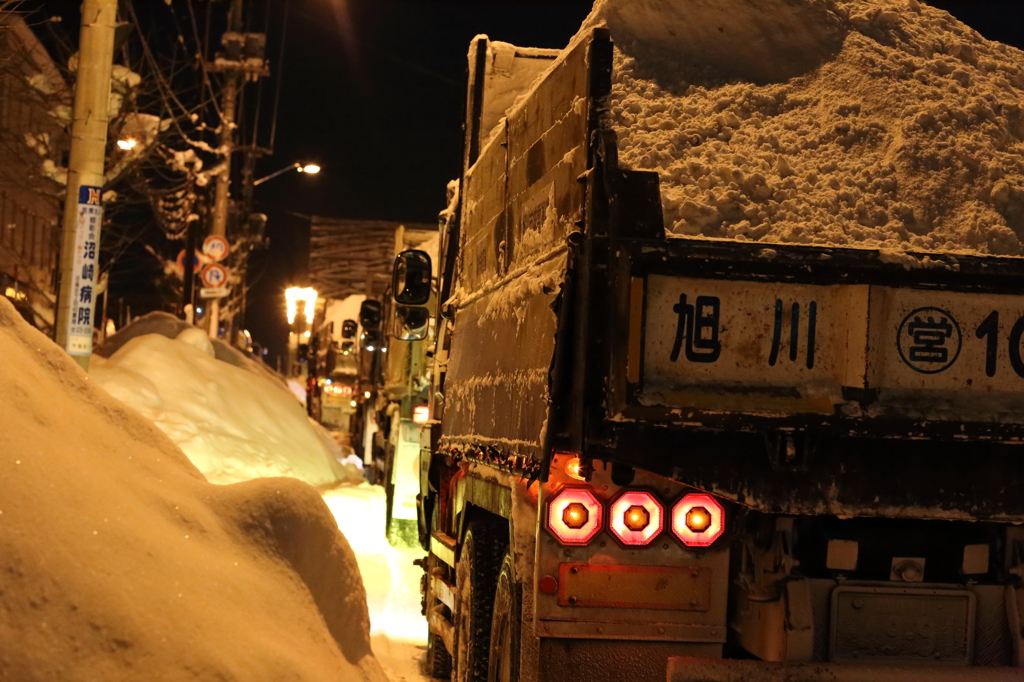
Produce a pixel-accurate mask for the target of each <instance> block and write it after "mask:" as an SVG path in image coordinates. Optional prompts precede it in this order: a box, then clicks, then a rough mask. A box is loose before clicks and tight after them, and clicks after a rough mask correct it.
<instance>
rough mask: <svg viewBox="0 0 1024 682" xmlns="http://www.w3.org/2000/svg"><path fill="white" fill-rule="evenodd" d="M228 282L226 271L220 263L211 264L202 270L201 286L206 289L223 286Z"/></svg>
mask: <svg viewBox="0 0 1024 682" xmlns="http://www.w3.org/2000/svg"><path fill="white" fill-rule="evenodd" d="M227 281H228V271H227V268H225V267H224V266H223V265H221V264H220V263H213V264H211V265H207V266H206V267H205V268H203V284H205V285H206V286H208V287H220V286H224V284H226V283H227Z"/></svg>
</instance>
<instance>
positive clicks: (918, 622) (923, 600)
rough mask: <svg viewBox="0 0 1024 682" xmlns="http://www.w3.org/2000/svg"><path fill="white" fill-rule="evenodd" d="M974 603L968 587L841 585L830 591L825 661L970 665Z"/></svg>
mask: <svg viewBox="0 0 1024 682" xmlns="http://www.w3.org/2000/svg"><path fill="white" fill-rule="evenodd" d="M976 606H977V598H976V597H975V595H974V593H972V592H970V591H968V590H958V589H928V588H909V587H876V586H859V585H840V586H839V587H837V588H835V589H834V590H832V613H831V618H830V622H831V628H830V630H831V635H832V637H831V642H830V645H829V660H830V661H832V662H834V663H847V664H851V663H852V664H862V663H869V662H885V663H894V664H897V665H919V664H921V663H925V662H927V663H930V664H933V665H935V664H945V665H961V666H966V665H969V664H970V663H971V662H973V660H974V655H973V654H974V624H975V611H976Z"/></svg>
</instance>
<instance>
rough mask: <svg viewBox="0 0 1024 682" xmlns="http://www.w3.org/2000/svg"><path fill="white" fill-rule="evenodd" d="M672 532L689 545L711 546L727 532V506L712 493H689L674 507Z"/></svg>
mask: <svg viewBox="0 0 1024 682" xmlns="http://www.w3.org/2000/svg"><path fill="white" fill-rule="evenodd" d="M672 532H673V533H674V534H675V536H676V537H677V538H679V539H680V540H681V541H682V543H683V544H684V545H686V546H687V547H710V546H711V544H712V543H714V541H715V540H717V539H718V538H720V537H722V533H724V532H725V508H724V507H722V505H721V504H719V502H718V500H716V499H715V498H714V497H712V496H711V495H707V494H705V493H692V494H690V495H687V496H686V497H684V498H683V499H681V500H679V501H678V502H676V506H675V507H673V508H672Z"/></svg>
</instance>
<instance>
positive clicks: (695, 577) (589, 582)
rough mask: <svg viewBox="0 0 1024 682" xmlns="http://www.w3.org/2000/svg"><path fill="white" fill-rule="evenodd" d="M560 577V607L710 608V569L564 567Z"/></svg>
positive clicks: (685, 567)
mask: <svg viewBox="0 0 1024 682" xmlns="http://www.w3.org/2000/svg"><path fill="white" fill-rule="evenodd" d="M558 575H559V580H558V604H559V606H575V607H581V608H585V607H606V608H634V609H670V610H676V611H707V610H708V608H710V604H711V579H712V577H713V574H712V572H711V571H710V570H709V569H707V568H700V567H696V566H694V567H688V566H622V565H618V564H578V563H564V564H561V565H560V566H559V567H558Z"/></svg>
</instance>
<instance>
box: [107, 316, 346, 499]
mask: <svg viewBox="0 0 1024 682" xmlns="http://www.w3.org/2000/svg"><path fill="white" fill-rule="evenodd" d="M90 375H91V376H92V378H93V379H94V380H95V382H96V383H97V384H98V385H99V386H100V387H102V388H103V389H105V390H107V391H108V392H109V393H110V394H111V395H113V396H114V397H115V398H118V399H119V400H121V401H122V402H124V403H125V404H127V405H129V406H130V407H133V408H135V409H136V410H137V411H138V412H140V413H141V414H142V415H143V416H145V417H148V418H149V419H151V420H152V421H153V422H154V423H155V424H156V425H157V426H158V427H160V430H162V431H163V432H164V433H166V434H167V435H168V436H170V438H171V440H173V441H174V442H175V443H176V444H177V445H178V447H180V448H181V449H182V450H183V451H184V452H185V454H186V455H188V457H189V459H190V460H192V463H193V464H195V465H196V467H198V469H199V470H200V471H201V472H203V474H204V475H205V476H206V477H207V479H209V480H210V481H212V482H214V483H235V482H238V481H244V480H249V479H252V478H258V477H267V476H289V477H292V478H298V479H300V480H302V481H305V482H306V483H309V484H311V485H329V484H332V483H334V482H335V481H337V480H339V479H342V478H345V477H346V472H345V470H344V469H343V468H342V466H341V465H340V464H339V463H338V461H337V460H336V458H335V457H334V453H332V452H331V450H330V449H329V448H328V447H327V446H326V445H325V443H324V441H323V439H321V437H320V436H319V435H318V434H317V432H316V430H315V429H314V428H313V427H312V425H311V424H310V420H309V418H308V417H307V415H306V412H305V410H304V409H303V408H302V406H301V405H300V404H299V403H298V402H296V400H295V398H294V396H292V394H291V393H290V392H289V391H288V389H287V388H286V387H284V386H283V385H281V384H280V383H279V382H278V381H270V380H268V379H266V378H264V376H263V374H261V373H259V372H256V371H250V368H248V367H246V368H243V367H239V366H235V365H232V364H229V363H227V362H221V361H220V360H218V359H216V357H214V348H213V346H212V344H211V342H210V339H209V338H208V337H207V336H206V334H205V333H204V332H203V331H202V330H200V329H197V328H194V327H187V328H186V329H184V330H183V331H181V332H180V334H179V335H178V337H177V338H176V339H172V338H167V337H166V336H164V335H163V334H145V335H142V336H136V337H134V338H131V339H130V340H128V341H127V342H126V343H124V344H123V345H121V346H120V347H119V348H118V349H117V350H116V351H115V352H114V353H113V354H112V355H110V357H109V358H108V359H106V360H104V359H103V358H100V357H99V356H93V360H92V363H91V364H90Z"/></svg>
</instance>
